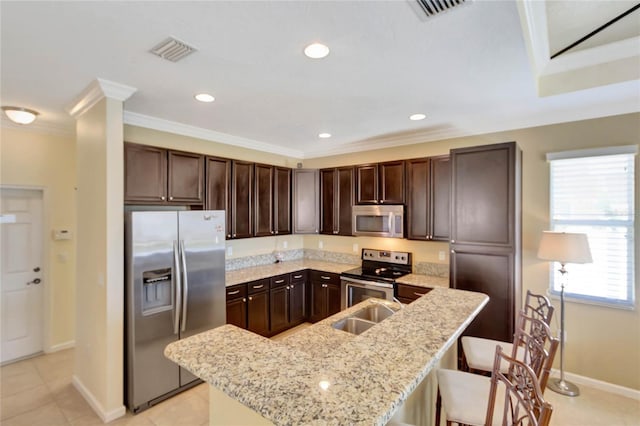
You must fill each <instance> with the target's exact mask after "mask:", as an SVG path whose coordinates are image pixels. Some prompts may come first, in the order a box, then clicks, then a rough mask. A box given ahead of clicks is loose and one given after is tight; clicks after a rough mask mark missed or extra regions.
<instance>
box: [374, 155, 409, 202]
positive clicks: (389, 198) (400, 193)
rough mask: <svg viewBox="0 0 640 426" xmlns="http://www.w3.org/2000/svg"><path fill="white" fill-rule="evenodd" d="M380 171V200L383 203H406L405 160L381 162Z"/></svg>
mask: <svg viewBox="0 0 640 426" xmlns="http://www.w3.org/2000/svg"><path fill="white" fill-rule="evenodd" d="M378 173H379V174H380V186H379V191H378V192H379V193H378V196H379V200H378V201H379V202H380V203H382V204H404V161H389V162H386V163H380V164H378Z"/></svg>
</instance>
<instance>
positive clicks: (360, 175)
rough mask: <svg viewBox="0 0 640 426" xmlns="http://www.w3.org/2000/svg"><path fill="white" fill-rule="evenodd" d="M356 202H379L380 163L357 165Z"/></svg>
mask: <svg viewBox="0 0 640 426" xmlns="http://www.w3.org/2000/svg"><path fill="white" fill-rule="evenodd" d="M355 169H356V204H378V165H377V164H364V165H361V166H356V167H355Z"/></svg>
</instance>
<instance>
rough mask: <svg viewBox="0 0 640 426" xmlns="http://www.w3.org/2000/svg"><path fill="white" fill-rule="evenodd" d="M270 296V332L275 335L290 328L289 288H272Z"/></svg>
mask: <svg viewBox="0 0 640 426" xmlns="http://www.w3.org/2000/svg"><path fill="white" fill-rule="evenodd" d="M269 294H270V295H269V312H270V313H271V327H270V330H271V334H275V333H278V332H280V331H282V330H285V329H286V328H287V327H288V326H289V286H280V287H277V288H272V289H271V291H269Z"/></svg>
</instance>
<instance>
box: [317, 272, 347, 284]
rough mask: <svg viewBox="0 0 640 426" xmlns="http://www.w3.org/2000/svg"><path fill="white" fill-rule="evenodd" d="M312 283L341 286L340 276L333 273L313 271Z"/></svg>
mask: <svg viewBox="0 0 640 426" xmlns="http://www.w3.org/2000/svg"><path fill="white" fill-rule="evenodd" d="M311 281H314V282H322V283H326V284H340V275H338V274H333V273H331V272H322V271H311Z"/></svg>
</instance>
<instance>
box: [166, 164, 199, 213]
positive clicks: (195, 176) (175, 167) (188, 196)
mask: <svg viewBox="0 0 640 426" xmlns="http://www.w3.org/2000/svg"><path fill="white" fill-rule="evenodd" d="M168 161H169V174H168V185H169V187H168V194H167V195H168V196H169V201H171V202H174V203H191V204H202V203H203V202H204V189H203V187H204V156H202V155H200V154H192V153H190V152H180V151H169V154H168Z"/></svg>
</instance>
